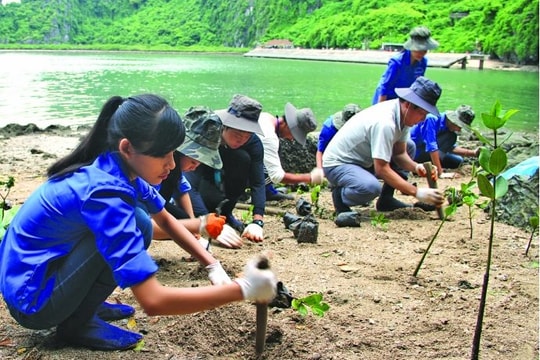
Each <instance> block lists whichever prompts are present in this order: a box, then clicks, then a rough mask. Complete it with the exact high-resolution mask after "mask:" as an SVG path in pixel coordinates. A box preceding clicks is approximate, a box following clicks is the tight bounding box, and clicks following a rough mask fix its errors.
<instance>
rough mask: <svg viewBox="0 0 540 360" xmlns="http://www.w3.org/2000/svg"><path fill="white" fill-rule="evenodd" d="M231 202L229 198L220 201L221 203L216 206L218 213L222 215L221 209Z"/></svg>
mask: <svg viewBox="0 0 540 360" xmlns="http://www.w3.org/2000/svg"><path fill="white" fill-rule="evenodd" d="M228 202H229V199H223V200H221V201H220V202H219V204H218V205H217V206H216V215H217V216H221V211H222V209H223V206H224V205H225V204H226V203H228Z"/></svg>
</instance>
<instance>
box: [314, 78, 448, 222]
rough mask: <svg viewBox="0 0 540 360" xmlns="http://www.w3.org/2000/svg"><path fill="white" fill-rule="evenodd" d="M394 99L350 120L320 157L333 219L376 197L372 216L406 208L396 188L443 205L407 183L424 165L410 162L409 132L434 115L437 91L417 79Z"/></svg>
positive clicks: (435, 193)
mask: <svg viewBox="0 0 540 360" xmlns="http://www.w3.org/2000/svg"><path fill="white" fill-rule="evenodd" d="M398 94H399V95H400V98H397V99H393V100H388V101H384V102H382V103H378V104H375V105H372V106H370V107H368V108H366V109H364V110H362V111H360V112H359V113H358V114H356V115H355V116H353V117H352V118H351V119H349V121H347V122H346V123H345V124H344V125H343V127H342V128H341V129H340V130H339V131H338V132H337V133H336V135H335V136H334V137H333V138H332V140H331V141H330V143H329V144H328V147H327V148H326V150H325V152H324V154H323V169H324V173H325V175H326V178H327V179H328V181H329V183H330V185H331V187H332V201H333V203H334V207H335V210H336V213H337V214H338V215H339V214H341V213H347V214H351V218H353V217H354V216H356V214H355V212H354V211H352V209H351V207H353V206H358V205H363V204H366V203H369V202H371V201H372V200H374V199H375V198H377V197H378V200H377V203H376V209H377V211H392V210H395V209H398V208H403V207H409V206H411V205H409V204H407V203H404V202H402V201H400V200H398V199H396V198H395V197H394V191H395V189H398V190H400V191H401V193H403V194H406V195H412V196H414V197H416V198H417V199H418V201H419V202H420V203H428V204H430V205H435V206H440V205H442V203H443V201H444V198H443V195H442V193H441V192H440V190H438V189H430V188H417V187H416V186H414V185H413V184H410V183H409V182H408V181H407V176H408V172H410V171H415V172H416V173H417V174H418V175H420V176H426V169H425V168H424V166H423V165H422V164H419V163H417V162H415V161H414V160H412V156H414V143H413V142H412V141H410V139H409V131H410V127H412V126H413V125H415V124H417V123H419V122H421V121H423V120H424V119H425V117H426V114H427V113H428V112H435V113H438V110H437V106H436V104H437V101H438V99H439V97H440V95H441V88H440V87H439V85H438V84H437V83H434V82H433V81H431V80H429V79H426V78H424V77H419V78H418V79H417V80H416V81H415V82H414V83H413V84H412V85H411V87H410V88H407V89H398ZM379 179H381V180H382V181H383V185H382V187H381V184H380V183H379ZM353 223H355V222H354V221H351V224H353Z"/></svg>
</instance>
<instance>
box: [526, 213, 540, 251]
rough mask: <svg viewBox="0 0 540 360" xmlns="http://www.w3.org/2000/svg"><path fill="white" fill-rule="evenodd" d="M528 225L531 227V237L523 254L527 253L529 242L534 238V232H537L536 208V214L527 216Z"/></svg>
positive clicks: (529, 246)
mask: <svg viewBox="0 0 540 360" xmlns="http://www.w3.org/2000/svg"><path fill="white" fill-rule="evenodd" d="M529 226H530V227H531V237H530V238H529V242H528V243H527V247H526V248H525V256H527V255H528V254H529V249H530V248H531V242H532V239H533V238H534V234H537V233H538V209H536V215H535V216H531V217H530V218H529Z"/></svg>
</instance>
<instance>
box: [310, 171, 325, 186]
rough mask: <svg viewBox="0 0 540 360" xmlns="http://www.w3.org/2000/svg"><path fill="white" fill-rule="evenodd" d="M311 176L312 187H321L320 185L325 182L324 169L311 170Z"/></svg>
mask: <svg viewBox="0 0 540 360" xmlns="http://www.w3.org/2000/svg"><path fill="white" fill-rule="evenodd" d="M309 175H310V176H311V181H310V182H311V184H312V185H320V184H322V182H323V180H324V171H323V169H321V168H317V167H316V168H314V169H313V170H311V172H310V173H309Z"/></svg>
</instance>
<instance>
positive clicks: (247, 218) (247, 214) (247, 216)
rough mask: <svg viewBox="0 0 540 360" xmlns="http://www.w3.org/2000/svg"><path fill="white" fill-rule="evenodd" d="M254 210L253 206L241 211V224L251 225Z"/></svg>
mask: <svg viewBox="0 0 540 360" xmlns="http://www.w3.org/2000/svg"><path fill="white" fill-rule="evenodd" d="M254 208H255V206H253V205H250V206H249V209H248V210H244V211H242V213H241V215H240V216H241V217H242V222H243V223H244V224H251V222H252V221H253V209H254Z"/></svg>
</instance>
